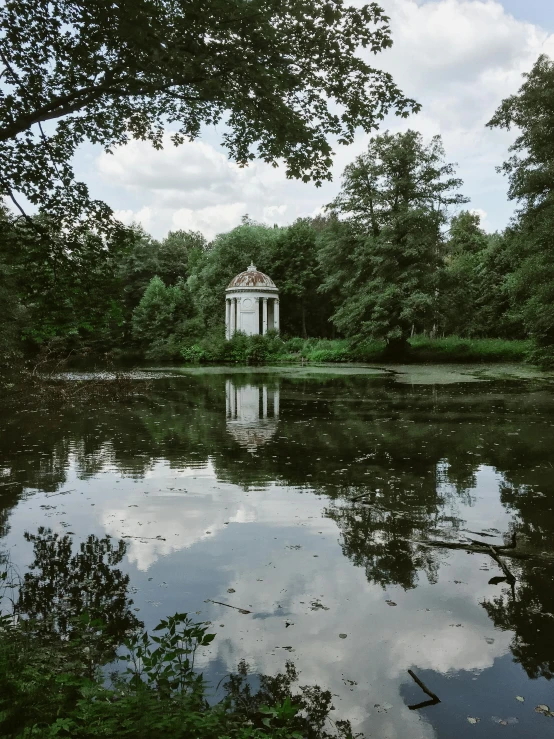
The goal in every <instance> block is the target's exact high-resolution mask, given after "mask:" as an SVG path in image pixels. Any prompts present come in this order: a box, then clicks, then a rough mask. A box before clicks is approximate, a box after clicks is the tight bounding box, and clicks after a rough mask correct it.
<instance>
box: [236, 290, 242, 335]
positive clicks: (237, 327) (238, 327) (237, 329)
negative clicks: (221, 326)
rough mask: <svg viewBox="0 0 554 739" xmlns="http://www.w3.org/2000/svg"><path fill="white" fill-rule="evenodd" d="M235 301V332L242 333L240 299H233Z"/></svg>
mask: <svg viewBox="0 0 554 739" xmlns="http://www.w3.org/2000/svg"><path fill="white" fill-rule="evenodd" d="M235 300H236V301H237V325H236V331H242V320H241V315H240V300H241V299H240V298H235Z"/></svg>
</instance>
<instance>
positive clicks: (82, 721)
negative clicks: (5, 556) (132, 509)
mask: <svg viewBox="0 0 554 739" xmlns="http://www.w3.org/2000/svg"><path fill="white" fill-rule="evenodd" d="M27 539H28V540H29V541H32V542H33V546H34V550H35V562H34V563H33V565H32V567H31V573H26V574H25V576H24V578H23V581H21V582H18V581H17V577H16V576H14V575H16V573H14V571H13V569H12V568H11V567H7V568H6V569H4V571H3V572H2V573H0V595H1V596H2V597H1V605H2V608H3V611H4V614H5V615H2V616H0V730H1V731H2V736H4V737H6V738H8V737H9V738H10V739H16V738H17V739H19V738H21V739H23V737H31V736H33V737H42V738H43V739H47V738H50V737H75V739H77V738H78V737H79V738H82V739H85V738H86V739H93V737H111V736H118V737H133V738H140V739H154V738H155V737H159V736H160V735H162V736H165V737H169V738H172V737H175V738H176V739H177V738H180V737H182V738H183V739H184V738H185V737H189V736H195V737H198V739H220V738H221V739H224V738H225V737H227V738H228V739H262V737H267V736H271V737H276V738H277V737H278V738H280V739H299V737H300V738H304V739H331V737H342V738H343V739H348V737H352V733H351V730H350V726H349V724H348V722H338V723H337V732H336V733H335V732H334V733H332V734H331V733H329V732H328V731H327V730H326V724H327V718H328V715H329V712H330V710H331V709H332V703H331V694H330V693H329V692H328V691H323V690H321V689H320V688H319V687H318V686H304V687H302V688H300V689H299V690H295V687H294V684H295V683H296V682H297V680H298V673H297V672H296V670H295V668H294V666H293V665H292V663H289V664H287V668H286V673H284V674H281V675H276V676H274V677H269V676H261V677H260V689H259V690H258V691H255V692H254V691H252V688H251V682H250V681H249V680H248V679H247V678H248V668H247V666H246V664H245V663H241V665H240V666H239V674H237V675H235V676H231V677H230V679H229V682H228V684H227V685H226V691H225V692H226V695H225V697H224V699H223V700H222V701H221V702H219V703H215V704H214V703H213V701H212V702H208V693H207V690H208V686H207V685H206V683H205V681H204V679H203V677H202V675H201V674H200V673H199V672H197V671H196V670H195V656H196V653H197V651H198V650H199V649H204V648H206V647H208V646H209V645H210V644H211V642H212V641H213V639H214V638H215V634H211V633H209V632H208V625H207V624H202V623H195V622H193V621H192V619H190V618H189V616H188V614H186V613H176V614H175V615H173V616H170V617H169V618H167V619H163V620H162V621H160V623H159V624H158V626H156V627H155V628H154V630H153V632H152V634H149V633H148V632H145V631H142V630H141V629H140V626H141V625H140V623H139V622H138V621H137V620H136V619H135V618H134V616H127V617H124V618H122V609H123V611H128V606H129V605H130V604H131V602H130V601H128V599H127V596H126V590H127V586H128V577H127V576H122V574H121V572H120V571H119V570H118V569H116V568H115V565H117V564H118V563H119V562H120V561H121V558H122V557H123V555H124V553H125V545H124V542H122V541H121V542H119V543H118V544H117V545H113V544H112V543H111V541H110V540H109V539H108V538H106V539H102V540H99V539H96V538H95V537H94V536H90V537H89V538H88V540H87V542H85V543H84V544H82V545H81V547H80V551H79V552H78V553H77V554H76V555H73V556H72V554H71V550H72V547H71V541H70V539H69V537H62V538H60V537H58V536H57V535H56V534H52V533H51V532H49V531H46V530H44V529H41V530H39V532H38V534H37V535H29V534H27ZM14 597H15V599H14ZM8 600H11V601H12V603H13V606H12V613H5V611H6V605H7V601H8ZM116 649H118V651H119V660H120V661H121V662H122V663H123V664H124V665H125V669H123V670H119V671H116V672H114V673H113V674H112V675H111V682H108V681H107V679H106V674H105V671H103V670H102V668H103V667H105V666H106V665H108V664H109V663H110V662H112V661H113V660H114V658H115V657H116V652H115V650H116Z"/></svg>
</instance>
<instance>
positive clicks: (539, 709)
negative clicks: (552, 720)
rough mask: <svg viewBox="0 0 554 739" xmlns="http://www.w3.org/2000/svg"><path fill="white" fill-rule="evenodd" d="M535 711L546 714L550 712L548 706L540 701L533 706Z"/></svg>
mask: <svg viewBox="0 0 554 739" xmlns="http://www.w3.org/2000/svg"><path fill="white" fill-rule="evenodd" d="M535 711H536V712H537V713H544V714H545V715H546V714H548V713H550V708H549V707H548V706H546V705H545V704H544V703H541V704H540V705H538V706H536V707H535Z"/></svg>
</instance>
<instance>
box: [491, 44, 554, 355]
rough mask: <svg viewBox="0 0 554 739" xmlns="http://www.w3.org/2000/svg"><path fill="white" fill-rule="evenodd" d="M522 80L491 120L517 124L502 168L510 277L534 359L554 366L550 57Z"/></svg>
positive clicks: (553, 86) (553, 77) (553, 79)
mask: <svg viewBox="0 0 554 739" xmlns="http://www.w3.org/2000/svg"><path fill="white" fill-rule="evenodd" d="M524 78H525V82H524V83H523V85H522V86H521V88H520V89H519V91H518V93H517V94H516V95H511V96H510V97H508V98H506V99H505V100H503V101H502V104H501V105H500V107H499V108H498V110H497V111H496V113H495V114H494V116H493V117H492V118H491V120H490V121H489V123H488V125H489V126H490V127H491V128H495V127H497V128H506V129H511V128H516V129H517V130H518V135H517V137H516V139H515V141H514V143H513V144H512V146H511V147H510V151H511V152H512V155H511V157H510V158H509V159H508V160H507V161H506V162H505V163H504V164H503V166H502V167H500V170H501V171H502V172H504V174H506V175H507V177H508V180H509V190H508V196H509V197H510V198H511V199H512V200H516V201H518V203H519V209H518V211H517V213H516V216H515V218H514V222H513V224H512V227H511V229H510V231H511V234H510V239H511V244H512V247H513V249H514V250H515V252H516V253H517V255H518V261H519V265H518V266H517V268H516V269H515V271H514V274H513V276H512V278H511V286H512V292H513V296H514V300H516V301H517V302H518V303H519V304H520V305H521V306H522V307H521V315H522V319H523V322H524V325H525V328H526V329H527V331H528V332H529V334H530V336H531V337H532V338H533V339H534V340H535V344H536V351H535V358H536V359H537V360H538V361H540V362H541V363H543V364H545V365H553V364H554V242H553V239H552V233H553V232H554V61H552V60H551V59H549V58H548V57H547V56H545V55H542V56H540V57H539V59H538V60H537V62H536V63H535V65H534V66H533V69H532V70H531V71H530V72H529V73H528V74H525V75H524Z"/></svg>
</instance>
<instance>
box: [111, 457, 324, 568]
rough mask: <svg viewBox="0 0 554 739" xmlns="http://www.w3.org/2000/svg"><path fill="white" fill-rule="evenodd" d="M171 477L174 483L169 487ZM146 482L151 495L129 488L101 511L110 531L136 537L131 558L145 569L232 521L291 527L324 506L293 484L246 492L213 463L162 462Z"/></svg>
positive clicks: (321, 525) (129, 548) (321, 526)
mask: <svg viewBox="0 0 554 739" xmlns="http://www.w3.org/2000/svg"><path fill="white" fill-rule="evenodd" d="M168 478H170V479H171V480H172V487H171V488H168V487H167V483H168ZM147 481H148V487H149V488H150V489H151V492H149V493H148V494H147V495H146V494H145V493H144V492H142V491H130V492H129V494H128V495H127V496H126V497H125V498H123V499H122V500H119V501H118V503H119V505H118V506H117V507H113V504H110V503H107V504H106V506H105V507H104V510H103V513H102V523H103V525H104V528H105V530H106V533H108V534H110V535H111V536H114V537H121V536H130V537H133V538H130V539H127V540H126V541H127V551H128V557H129V560H130V561H131V562H133V563H135V564H136V565H137V567H138V569H139V570H142V571H146V570H148V569H149V568H150V567H151V566H152V565H153V564H154V563H155V562H156V560H157V559H158V558H159V557H164V556H167V555H169V554H172V553H174V552H178V551H180V550H183V549H187V548H189V547H191V546H193V545H194V544H196V543H198V542H200V541H203V540H206V539H210V538H213V537H214V536H217V534H218V533H220V532H222V531H223V530H224V529H225V528H226V525H227V524H233V523H241V524H247V523H254V522H256V523H257V524H269V525H277V526H292V525H295V524H297V523H298V521H299V520H303V518H304V517H305V516H306V517H307V516H309V515H313V513H314V511H313V507H314V502H315V504H316V505H317V508H318V513H319V511H320V509H321V503H320V502H319V501H317V499H315V498H313V497H312V496H309V495H298V494H297V493H296V492H295V491H294V490H291V489H290V488H280V487H278V486H267V487H264V488H263V489H261V490H251V491H249V492H245V491H243V490H242V489H241V488H240V487H238V486H236V485H233V484H231V483H225V482H221V481H219V480H218V479H217V477H216V475H215V471H214V468H213V466H212V464H211V463H210V464H209V465H208V467H207V468H205V469H204V470H198V469H185V470H183V471H180V472H177V471H175V470H169V469H168V467H167V465H166V464H164V463H158V464H157V465H156V466H155V468H154V469H153V470H151V471H150V473H149V475H148V478H147ZM145 482H146V479H145ZM319 529H320V530H322V529H325V530H327V531H329V530H333V532H334V531H336V526H335V524H334V523H333V522H331V521H329V520H328V519H324V520H320V521H319ZM135 537H136V538H135ZM156 537H162V538H160V539H157V538H156ZM162 539H163V540H162ZM164 540H165V541H164Z"/></svg>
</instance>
